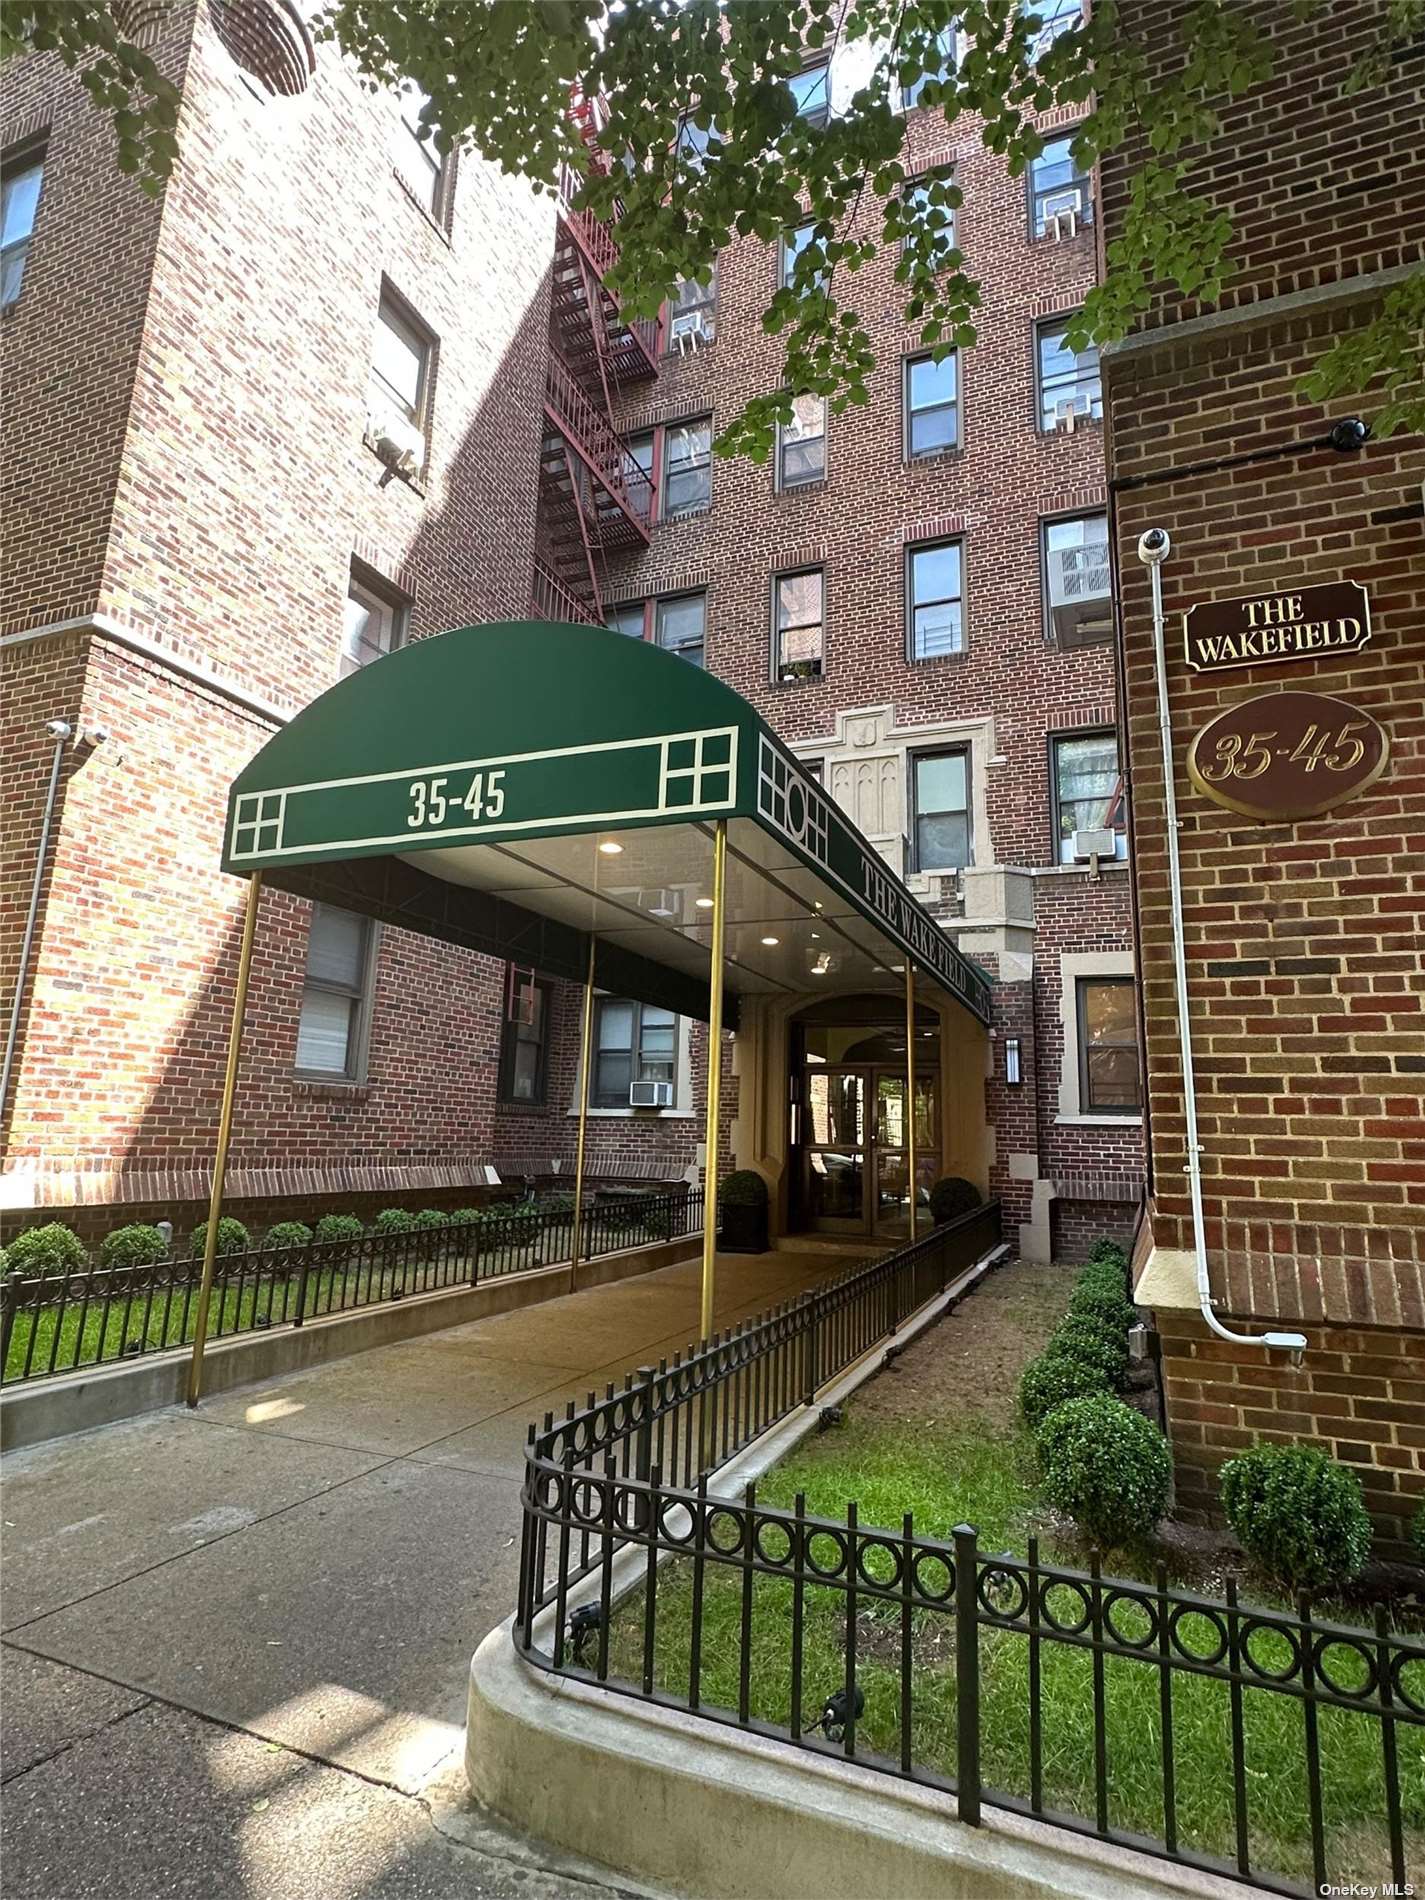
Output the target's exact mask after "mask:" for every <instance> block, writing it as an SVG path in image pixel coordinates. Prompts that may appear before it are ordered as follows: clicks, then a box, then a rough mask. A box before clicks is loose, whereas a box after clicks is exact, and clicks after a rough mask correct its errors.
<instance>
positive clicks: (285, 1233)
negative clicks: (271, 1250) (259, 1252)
mask: <svg viewBox="0 0 1425 1900" xmlns="http://www.w3.org/2000/svg"><path fill="white" fill-rule="evenodd" d="M311 1241H312V1230H311V1228H310V1227H308V1226H307V1224H306V1223H305V1221H299V1220H279V1221H276V1222H274V1224H273V1225H272V1226H271V1227H269V1228H268V1230H267V1232H266V1233H265V1234H264V1235H263V1236H262V1244H263V1246H264V1247H308V1246H310V1245H311Z"/></svg>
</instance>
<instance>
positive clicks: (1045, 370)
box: [1035, 317, 1103, 429]
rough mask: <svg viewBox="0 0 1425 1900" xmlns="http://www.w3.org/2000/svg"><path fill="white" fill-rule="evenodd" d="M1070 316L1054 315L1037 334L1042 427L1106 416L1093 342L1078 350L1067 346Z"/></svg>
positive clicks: (1050, 427) (1058, 425) (1042, 325)
mask: <svg viewBox="0 0 1425 1900" xmlns="http://www.w3.org/2000/svg"><path fill="white" fill-rule="evenodd" d="M1068 333H1069V319H1068V318H1067V317H1055V319H1054V320H1053V322H1052V323H1042V324H1040V325H1039V328H1038V330H1037V331H1036V333H1035V345H1036V348H1037V350H1038V361H1039V426H1040V428H1042V429H1053V428H1057V427H1060V426H1062V425H1063V424H1065V423H1066V422H1069V419H1070V418H1073V417H1084V416H1091V417H1093V418H1095V419H1098V418H1100V417H1102V415H1103V383H1102V381H1101V380H1100V378H1099V369H1098V351H1097V349H1096V348H1095V347H1094V345H1093V344H1090V345H1089V347H1088V348H1087V349H1086V350H1080V351H1078V352H1077V353H1076V352H1075V351H1073V350H1071V349H1069V348H1067V347H1066V344H1065V338H1066V337H1067V336H1068Z"/></svg>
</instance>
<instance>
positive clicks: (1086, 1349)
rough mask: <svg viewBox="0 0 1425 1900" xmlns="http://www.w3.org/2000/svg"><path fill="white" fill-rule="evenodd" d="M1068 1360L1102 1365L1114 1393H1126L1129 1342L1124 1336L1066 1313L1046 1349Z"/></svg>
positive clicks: (1096, 1323)
mask: <svg viewBox="0 0 1425 1900" xmlns="http://www.w3.org/2000/svg"><path fill="white" fill-rule="evenodd" d="M1045 1350H1046V1351H1047V1352H1049V1353H1051V1354H1057V1355H1058V1356H1059V1357H1061V1358H1065V1359H1082V1360H1084V1361H1086V1362H1087V1363H1088V1364H1089V1365H1095V1366H1101V1367H1102V1368H1103V1376H1104V1378H1105V1379H1106V1380H1107V1381H1108V1384H1109V1387H1110V1389H1111V1390H1113V1391H1120V1390H1122V1388H1123V1386H1124V1385H1125V1384H1126V1383H1127V1380H1128V1342H1127V1340H1126V1338H1125V1337H1124V1335H1123V1334H1122V1333H1115V1332H1110V1331H1108V1330H1107V1328H1105V1327H1104V1326H1103V1325H1101V1324H1100V1323H1099V1322H1097V1321H1096V1320H1091V1319H1085V1318H1082V1317H1080V1316H1079V1315H1076V1314H1074V1313H1067V1314H1065V1316H1064V1318H1063V1319H1061V1320H1060V1321H1059V1324H1058V1325H1057V1326H1056V1327H1055V1328H1054V1331H1053V1333H1052V1334H1051V1335H1050V1338H1049V1344H1048V1346H1047V1347H1046V1349H1045Z"/></svg>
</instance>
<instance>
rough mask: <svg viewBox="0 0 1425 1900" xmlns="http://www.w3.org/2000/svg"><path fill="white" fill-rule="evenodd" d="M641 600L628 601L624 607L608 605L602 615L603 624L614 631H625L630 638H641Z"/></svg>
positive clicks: (642, 617)
mask: <svg viewBox="0 0 1425 1900" xmlns="http://www.w3.org/2000/svg"><path fill="white" fill-rule="evenodd" d="M643 620H644V616H643V602H642V601H641V600H634V601H630V602H629V603H628V605H627V606H625V607H610V608H609V609H608V611H607V613H606V614H605V615H604V625H605V626H606V627H612V628H613V630H614V632H615V633H626V634H627V635H628V637H629V638H630V640H641V639H642V638H643Z"/></svg>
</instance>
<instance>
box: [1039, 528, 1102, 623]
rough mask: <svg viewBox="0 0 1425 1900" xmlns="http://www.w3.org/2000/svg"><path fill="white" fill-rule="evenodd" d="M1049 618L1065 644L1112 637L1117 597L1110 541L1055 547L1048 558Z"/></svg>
mask: <svg viewBox="0 0 1425 1900" xmlns="http://www.w3.org/2000/svg"><path fill="white" fill-rule="evenodd" d="M1046 565H1047V568H1048V580H1049V619H1050V623H1051V624H1052V626H1053V629H1054V637H1055V639H1056V640H1057V641H1058V643H1059V645H1060V646H1061V647H1075V646H1089V645H1091V644H1092V643H1093V642H1094V641H1096V640H1106V639H1109V638H1111V636H1112V633H1113V601H1112V595H1111V591H1110V587H1109V567H1108V543H1107V542H1106V541H1095V542H1090V543H1089V544H1088V545H1087V546H1086V547H1081V548H1051V549H1050V550H1049V553H1048V559H1047V563H1046Z"/></svg>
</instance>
